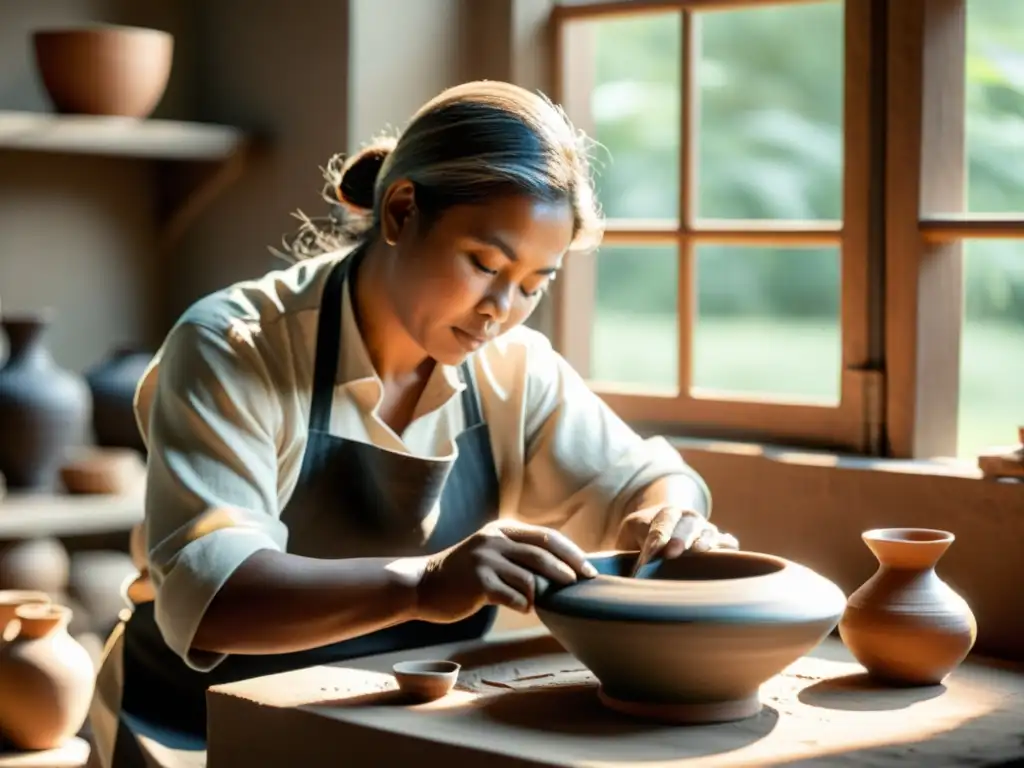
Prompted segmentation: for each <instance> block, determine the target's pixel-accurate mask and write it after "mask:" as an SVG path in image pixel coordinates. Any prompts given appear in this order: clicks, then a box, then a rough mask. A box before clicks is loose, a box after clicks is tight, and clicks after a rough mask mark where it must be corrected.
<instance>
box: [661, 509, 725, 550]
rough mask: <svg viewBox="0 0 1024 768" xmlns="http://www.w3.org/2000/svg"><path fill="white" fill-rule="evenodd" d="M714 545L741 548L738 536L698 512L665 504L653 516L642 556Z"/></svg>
mask: <svg viewBox="0 0 1024 768" xmlns="http://www.w3.org/2000/svg"><path fill="white" fill-rule="evenodd" d="M712 549H739V542H738V541H737V540H736V537H735V536H732V535H731V534H728V533H722V532H721V531H719V530H718V527H717V526H716V525H715V524H714V523H711V522H709V521H708V520H707V519H706V518H704V517H703V516H702V515H700V514H698V513H696V512H689V511H686V510H679V509H673V508H665V509H662V510H661V511H660V512H658V514H657V515H655V517H654V518H653V519H652V521H651V524H650V527H649V529H648V533H647V537H646V539H645V540H644V543H643V545H642V548H641V558H642V559H645V560H649V559H651V558H654V557H657V556H659V555H660V556H661V557H664V558H666V559H671V558H674V557H679V556H680V555H681V554H683V553H684V552H708V551H710V550H712Z"/></svg>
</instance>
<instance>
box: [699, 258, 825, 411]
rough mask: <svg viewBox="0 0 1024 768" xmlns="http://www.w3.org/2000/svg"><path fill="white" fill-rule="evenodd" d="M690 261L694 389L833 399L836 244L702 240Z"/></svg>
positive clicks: (808, 398)
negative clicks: (771, 244)
mask: <svg viewBox="0 0 1024 768" xmlns="http://www.w3.org/2000/svg"><path fill="white" fill-rule="evenodd" d="M696 262H697V266H696V268H697V320H696V325H695V327H694V344H693V346H694V349H693V385H694V388H695V389H697V388H699V389H709V390H716V391H719V392H730V393H735V394H741V395H742V394H746V395H756V394H761V395H776V396H782V397H785V398H789V399H803V400H811V401H822V400H827V401H829V402H831V403H836V402H838V400H839V371H840V365H841V347H840V325H839V304H840V289H839V275H840V258H839V249H838V248H746V247H734V246H708V245H705V246H699V247H698V248H697V256H696ZM705 394H706V393H705ZM751 399H755V398H751Z"/></svg>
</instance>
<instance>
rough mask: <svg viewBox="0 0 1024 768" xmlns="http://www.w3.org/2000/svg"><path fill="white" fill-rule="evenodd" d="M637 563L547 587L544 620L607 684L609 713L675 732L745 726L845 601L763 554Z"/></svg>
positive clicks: (809, 574) (610, 563) (613, 563)
mask: <svg viewBox="0 0 1024 768" xmlns="http://www.w3.org/2000/svg"><path fill="white" fill-rule="evenodd" d="M637 554H638V553H635V552H633V553H607V554H602V555H596V556H592V557H591V558H590V562H592V563H593V564H594V566H595V567H596V568H597V570H598V572H599V575H598V576H597V577H595V578H593V579H585V580H581V581H578V582H576V583H574V584H571V585H568V586H565V587H552V586H549V585H548V584H546V583H545V582H543V581H542V582H540V583H539V584H538V588H537V597H536V600H535V605H536V610H537V615H538V617H539V618H540V619H541V621H542V622H544V624H545V625H546V626H547V628H548V629H549V630H550V631H551V634H552V635H554V637H555V639H557V640H558V641H559V643H561V645H562V646H563V647H564V648H565V649H566V650H567V651H569V652H570V653H571V654H573V655H574V656H575V657H576V658H577V659H579V660H580V661H581V662H582V663H583V664H585V665H586V666H587V667H588V668H589V669H590V671H591V672H593V673H594V675H595V676H596V677H597V678H598V680H599V681H600V682H601V690H600V696H601V700H602V701H603V702H604V703H605V704H606V705H607V706H609V707H611V708H613V709H616V710H619V711H622V712H626V713H628V714H632V715H638V716H641V717H651V718H655V719H659V720H667V721H675V722H688V723H695V722H705V723H706V722H721V721H727V720H738V719H741V718H745V717H750V716H752V715H755V714H757V713H758V712H759V711H760V710H761V700H760V687H761V685H762V684H763V683H764V682H766V681H767V680H768V679H770V678H772V677H774V676H775V675H777V674H778V673H779V672H781V671H782V670H783V669H785V668H786V667H787V666H789V665H790V664H792V663H793V662H794V661H796V660H797V659H798V658H800V657H801V656H803V655H804V654H805V653H807V652H808V651H810V650H811V649H813V648H814V647H815V646H816V645H818V643H820V642H821V641H822V640H823V639H824V638H825V636H826V635H828V633H829V632H831V631H832V629H834V628H835V626H836V622H837V621H838V620H839V617H840V616H841V615H842V612H843V607H844V606H845V603H846V596H845V595H844V594H843V593H842V592H841V591H840V590H839V588H838V587H837V586H836V585H835V584H833V583H832V582H830V581H829V580H828V579H826V578H824V577H822V576H820V575H818V574H817V573H815V572H814V571H812V570H811V569H809V568H806V567H804V566H802V565H799V564H798V563H793V562H790V561H788V560H785V559H783V558H780V557H774V556H771V555H764V554H758V553H753V552H730V551H724V550H723V551H712V552H706V553H701V554H687V555H684V556H683V557H679V558H674V559H672V560H664V561H654V562H651V563H648V564H647V565H646V566H644V567H643V568H642V569H641V570H640V572H639V573H638V574H637V577H636V578H631V577H630V573H631V569H632V566H633V564H634V563H635V561H636V558H637Z"/></svg>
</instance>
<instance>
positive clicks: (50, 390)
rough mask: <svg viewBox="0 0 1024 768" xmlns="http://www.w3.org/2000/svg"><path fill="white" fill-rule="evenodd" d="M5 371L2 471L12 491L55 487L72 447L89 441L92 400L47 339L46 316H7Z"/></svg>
mask: <svg viewBox="0 0 1024 768" xmlns="http://www.w3.org/2000/svg"><path fill="white" fill-rule="evenodd" d="M0 325H2V327H3V330H4V333H5V334H6V336H7V341H8V358H7V363H6V365H4V367H3V368H2V369H0V472H2V473H3V474H4V476H5V477H6V478H7V485H8V487H9V488H11V489H26V490H51V489H53V488H54V487H55V486H56V484H57V478H58V472H59V470H60V465H61V464H62V463H63V461H64V459H65V455H66V452H67V450H68V448H70V447H71V446H73V445H78V444H81V443H82V442H84V440H85V437H86V434H87V430H88V421H89V417H90V411H91V398H90V396H89V390H88V389H87V388H86V386H85V383H84V382H83V381H82V380H81V378H79V377H78V376H76V375H74V374H72V373H70V372H69V371H65V370H64V369H62V368H60V367H59V366H58V365H57V364H56V363H55V362H54V360H53V357H52V356H51V355H50V351H49V350H48V349H47V347H46V345H45V344H44V343H43V336H44V333H45V331H46V328H47V326H48V325H49V321H48V319H47V317H46V315H45V314H39V315H28V316H22V317H13V316H6V317H4V318H3V320H2V321H0Z"/></svg>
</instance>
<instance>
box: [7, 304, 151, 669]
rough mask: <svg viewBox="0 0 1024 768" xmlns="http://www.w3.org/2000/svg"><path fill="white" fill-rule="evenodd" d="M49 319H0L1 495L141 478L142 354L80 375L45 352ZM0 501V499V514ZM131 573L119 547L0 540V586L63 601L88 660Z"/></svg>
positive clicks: (124, 483) (120, 484)
mask: <svg viewBox="0 0 1024 768" xmlns="http://www.w3.org/2000/svg"><path fill="white" fill-rule="evenodd" d="M49 323H50V315H49V313H38V314H29V315H20V316H4V317H3V318H2V319H0V327H2V329H3V332H4V336H5V338H6V342H7V344H6V348H7V355H6V363H5V364H4V365H3V366H2V367H0V475H3V476H4V477H5V479H6V485H7V489H8V493H29V494H40V495H43V496H44V497H45V496H46V495H47V494H57V495H60V494H66V493H74V494H115V495H116V494H124V493H128V492H130V491H132V490H135V489H138V488H139V487H140V486H141V484H142V483H143V482H144V479H145V460H144V456H145V446H144V444H143V441H142V438H141V436H140V434H139V431H138V428H137V427H136V422H135V416H134V411H133V399H134V394H135V388H136V385H137V383H138V381H139V379H140V378H141V376H142V374H143V372H144V371H145V368H146V366H147V365H148V363H149V361H150V359H151V355H150V354H149V353H148V352H145V351H142V350H132V349H119V350H117V351H115V352H114V353H113V354H112V355H111V356H110V357H108V358H107V359H106V360H104V361H102V362H100V363H99V364H97V365H95V366H93V367H92V368H91V369H90V370H88V371H87V372H86V373H85V375H84V376H79V375H77V374H74V373H72V372H70V371H67V370H64V369H62V368H61V367H60V366H58V365H57V363H56V362H55V361H54V359H53V357H52V355H51V354H50V352H49V350H48V348H47V346H46V344H45V338H44V334H45V331H46V329H47V326H48V325H49ZM90 428H91V429H90ZM90 431H91V432H92V437H93V439H92V440H90V439H89V437H90ZM3 505H4V502H3V500H2V499H0V511H2V509H3ZM140 513H141V510H140ZM138 572H139V568H138V566H137V565H136V564H135V563H133V561H132V558H131V556H129V554H128V553H126V552H119V551H113V550H111V551H104V550H98V551H96V550H94V551H76V552H75V553H74V554H70V555H69V553H68V550H67V549H66V548H65V546H64V544H63V543H62V542H61V541H59V540H58V539H56V538H52V537H47V536H42V537H39V538H31V539H23V540H17V541H0V590H20V591H31V592H41V593H44V594H46V595H47V596H48V599H49V600H50V601H52V602H53V603H56V604H60V605H63V606H65V607H67V608H69V609H70V616H69V617H68V618H69V621H70V624H69V630H70V633H71V634H72V635H73V636H74V637H75V638H77V639H78V641H79V642H80V643H81V644H82V645H83V646H84V647H85V648H86V649H87V650H88V652H89V653H90V654H91V655H92V656H93V657H94V658H98V656H99V654H100V652H101V651H102V647H103V641H104V639H105V638H106V637H107V635H108V634H109V632H110V631H111V629H112V628H113V627H114V626H115V625H116V623H117V620H118V615H119V613H120V611H121V610H122V609H123V608H124V607H125V606H124V600H123V597H122V590H123V588H124V585H125V584H126V583H127V582H128V581H129V580H130V579H131V578H134V577H135V576H137V575H138Z"/></svg>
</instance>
